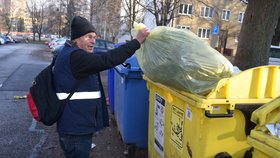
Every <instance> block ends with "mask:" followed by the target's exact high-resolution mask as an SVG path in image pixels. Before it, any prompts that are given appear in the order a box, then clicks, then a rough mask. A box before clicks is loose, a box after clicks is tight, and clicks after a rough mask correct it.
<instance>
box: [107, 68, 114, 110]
mask: <svg viewBox="0 0 280 158" xmlns="http://www.w3.org/2000/svg"><path fill="white" fill-rule="evenodd" d="M108 96H109V104H110V111H111V113H112V114H114V68H111V69H109V70H108Z"/></svg>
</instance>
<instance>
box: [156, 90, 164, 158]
mask: <svg viewBox="0 0 280 158" xmlns="http://www.w3.org/2000/svg"><path fill="white" fill-rule="evenodd" d="M154 108H155V109H154V110H155V111H154V137H155V140H154V147H155V150H156V151H157V152H158V153H159V154H160V155H161V157H163V156H164V146H163V144H164V113H165V99H164V98H163V97H161V96H160V95H158V94H156V95H155V107H154Z"/></svg>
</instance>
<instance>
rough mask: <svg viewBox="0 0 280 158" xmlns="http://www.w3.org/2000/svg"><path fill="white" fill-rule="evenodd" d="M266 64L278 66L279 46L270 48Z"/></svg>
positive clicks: (279, 58) (279, 60)
mask: <svg viewBox="0 0 280 158" xmlns="http://www.w3.org/2000/svg"><path fill="white" fill-rule="evenodd" d="M268 64H269V65H280V46H271V47H270V51H269V61H268Z"/></svg>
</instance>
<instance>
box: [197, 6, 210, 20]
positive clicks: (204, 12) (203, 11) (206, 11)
mask: <svg viewBox="0 0 280 158" xmlns="http://www.w3.org/2000/svg"><path fill="white" fill-rule="evenodd" d="M200 16H202V17H205V18H212V17H213V8H211V7H201V12H200Z"/></svg>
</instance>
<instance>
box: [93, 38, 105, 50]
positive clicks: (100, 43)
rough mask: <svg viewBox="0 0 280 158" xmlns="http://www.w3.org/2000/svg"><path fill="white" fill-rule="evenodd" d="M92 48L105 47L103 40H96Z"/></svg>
mask: <svg viewBox="0 0 280 158" xmlns="http://www.w3.org/2000/svg"><path fill="white" fill-rule="evenodd" d="M94 48H103V49H105V42H104V41H100V40H96V42H95V45H94Z"/></svg>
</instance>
